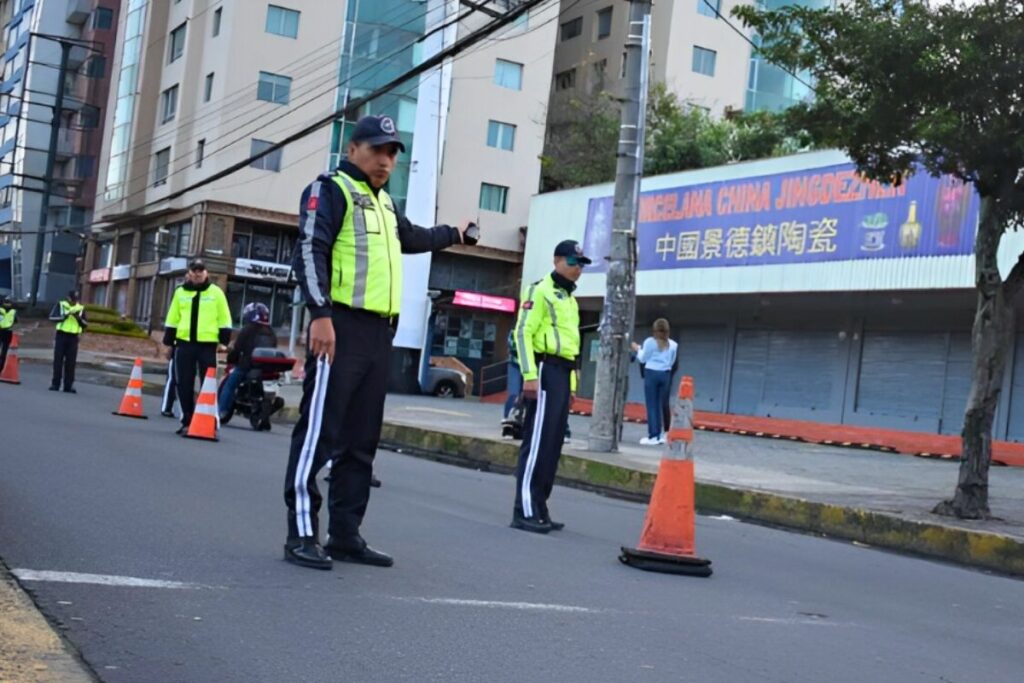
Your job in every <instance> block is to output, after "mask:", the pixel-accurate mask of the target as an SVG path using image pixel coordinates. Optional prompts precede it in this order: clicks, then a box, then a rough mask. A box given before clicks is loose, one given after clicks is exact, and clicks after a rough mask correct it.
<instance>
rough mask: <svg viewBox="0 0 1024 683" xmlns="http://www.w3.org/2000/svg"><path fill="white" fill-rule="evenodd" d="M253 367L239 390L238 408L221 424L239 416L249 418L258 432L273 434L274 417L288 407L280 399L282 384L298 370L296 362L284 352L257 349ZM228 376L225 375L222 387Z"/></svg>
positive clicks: (226, 414) (222, 418) (223, 415)
mask: <svg viewBox="0 0 1024 683" xmlns="http://www.w3.org/2000/svg"><path fill="white" fill-rule="evenodd" d="M249 363H250V367H249V370H248V371H247V372H246V374H245V377H243V378H242V381H241V382H239V384H238V387H237V388H236V389H235V404H234V406H232V408H231V410H228V411H223V412H221V415H220V423H221V424H222V425H223V424H227V423H228V422H229V421H230V420H231V418H232V417H234V415H235V413H238V414H239V415H242V416H244V417H247V418H249V424H250V425H252V428H253V429H255V430H256V431H264V432H266V431H270V416H271V415H273V414H274V413H276V412H277V411H279V410H281V408H283V407H284V399H283V398H281V397H280V396H278V395H277V394H278V392H279V391H280V390H281V383H280V381H279V380H280V379H281V375H282V374H284V373H285V372H288V371H289V370H291V369H292V367H294V366H295V359H294V358H290V357H289V356H288V355H286V354H285V353H284V352H283V351H278V350H277V349H271V348H262V347H261V348H256V349H253V351H252V355H251V356H250V357H249ZM229 369H230V368H229ZM227 376H228V373H226V372H225V373H224V379H223V380H221V384H222V385H223V383H224V382H225V381H227Z"/></svg>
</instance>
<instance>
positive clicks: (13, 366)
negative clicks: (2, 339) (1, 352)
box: [0, 334, 21, 384]
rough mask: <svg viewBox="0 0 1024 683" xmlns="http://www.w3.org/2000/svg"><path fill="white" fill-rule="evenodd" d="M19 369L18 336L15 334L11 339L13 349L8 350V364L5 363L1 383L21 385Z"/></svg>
mask: <svg viewBox="0 0 1024 683" xmlns="http://www.w3.org/2000/svg"><path fill="white" fill-rule="evenodd" d="M18 368H19V366H18V335H16V334H15V335H13V336H12V337H11V347H10V348H9V349H7V362H6V363H4V367H3V371H2V372H0V382H6V383H7V384H21V378H20V375H19V374H18Z"/></svg>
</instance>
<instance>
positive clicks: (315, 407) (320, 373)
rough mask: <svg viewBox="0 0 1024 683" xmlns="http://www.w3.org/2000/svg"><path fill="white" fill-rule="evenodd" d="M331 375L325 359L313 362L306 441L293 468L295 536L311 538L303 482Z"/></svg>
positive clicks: (308, 506) (312, 459)
mask: <svg viewBox="0 0 1024 683" xmlns="http://www.w3.org/2000/svg"><path fill="white" fill-rule="evenodd" d="M330 374H331V364H330V363H328V362H327V357H326V356H321V357H320V358H318V359H317V361H316V378H315V379H314V381H313V396H312V398H311V399H310V402H309V423H308V424H307V425H306V438H305V439H304V440H303V442H302V451H301V452H300V454H299V463H298V465H297V466H296V467H295V479H294V480H293V482H292V483H293V486H294V488H295V524H296V526H297V527H298V532H299V536H312V535H313V520H312V518H311V516H310V508H311V506H312V504H311V502H310V499H309V489H308V487H307V484H306V482H307V481H308V479H309V472H310V470H311V469H312V467H313V461H314V460H315V459H316V446H317V442H319V441H320V425H321V422H322V421H323V412H324V401H325V399H326V398H327V384H328V379H329V377H330Z"/></svg>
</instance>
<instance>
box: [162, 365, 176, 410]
mask: <svg viewBox="0 0 1024 683" xmlns="http://www.w3.org/2000/svg"><path fill="white" fill-rule="evenodd" d="M177 397H178V387H177V385H176V383H175V380H174V358H173V357H172V358H171V360H169V361H167V380H166V381H165V382H164V395H163V397H162V398H161V400H160V412H161V413H169V412H171V411H172V410H174V400H175V399H176V398H177Z"/></svg>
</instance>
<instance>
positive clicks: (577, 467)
mask: <svg viewBox="0 0 1024 683" xmlns="http://www.w3.org/2000/svg"><path fill="white" fill-rule="evenodd" d="M30 362H31V361H30ZM38 362H43V361H38ZM79 366H80V367H84V368H89V369H92V370H96V371H99V372H100V374H98V375H91V376H86V377H82V379H81V381H85V382H90V383H94V384H101V385H104V386H111V387H117V388H122V387H124V386H126V385H127V382H128V377H127V374H125V375H124V376H121V375H120V374H117V375H115V374H110V373H111V371H112V369H111V368H110V367H108V366H104V364H102V363H84V364H83V363H79ZM142 392H143V393H144V394H146V395H150V396H161V395H162V394H163V385H162V384H154V383H153V382H145V383H144V384H143V388H142ZM298 417H299V411H298V406H285V408H283V409H282V410H281V411H280V412H279V413H277V414H276V415H274V418H273V421H274V422H275V423H277V424H294V423H295V422H296V421H297V420H298ZM381 446H383V447H385V448H389V449H392V450H396V451H400V452H402V453H406V454H409V455H414V456H417V457H423V458H428V459H432V460H436V461H438V462H444V463H448V464H452V465H459V466H462V467H471V468H474V469H481V470H488V471H495V472H502V473H508V472H512V471H514V469H515V465H516V460H517V458H518V456H519V447H518V446H517V445H515V444H511V443H508V442H504V441H498V440H495V439H481V438H476V437H470V436H464V435H460V434H450V433H447V432H442V431H437V430H431V429H424V428H422V427H417V426H414V425H407V424H401V423H395V422H388V421H385V422H384V425H383V428H382V432H381ZM698 471H699V466H698ZM654 480H655V475H654V474H653V473H649V472H640V471H638V470H634V469H630V468H628V467H623V466H620V465H614V464H610V463H603V462H597V461H594V460H589V459H587V458H581V457H578V456H574V455H571V454H564V455H563V456H562V459H561V462H560V464H559V467H558V482H559V483H560V484H563V485H566V486H572V487H575V488H582V489H586V490H590V491H596V492H599V493H603V494H606V495H610V496H614V497H617V498H625V499H628V500H637V501H646V500H647V499H648V498H649V497H650V493H651V490H652V488H653V486H654ZM695 498H696V504H697V507H698V509H699V510H700V511H701V512H704V513H716V514H727V515H731V516H733V517H736V518H738V519H743V520H746V521H751V522H758V523H761V524H768V525H771V526H777V527H780V528H785V529H791V530H795V531H802V532H806V533H812V534H819V535H823V536H828V537H832V538H839V539H844V540H848V541H854V542H857V543H861V544H864V545H870V546H875V547H878V548H885V549H888V550H894V551H897V552H901V553H910V554H915V555H921V556H923V557H929V558H934V559H939V560H944V561H948V562H955V563H958V564H962V565H966V566H970V567H977V568H980V569H988V570H992V571H996V572H1000V573H1004V574H1011V575H1015V576H1024V543H1022V542H1021V541H1019V540H1017V539H1015V538H1013V537H1011V536H1006V535H1003V534H995V533H990V532H986V531H978V530H975V529H969V528H965V527H956V526H947V525H943V524H937V523H932V522H925V521H916V520H912V519H906V518H903V517H899V516H897V515H893V514H887V513H884V512H875V511H871V510H864V509H860V508H854V507H847V506H842V505H834V504H830V503H818V502H814V501H808V500H803V499H800V498H793V497H789V496H783V495H780V494H775V493H769V492H764V491H755V490H751V489H740V488H733V487H729V486H725V485H722V484H712V483H707V482H700V481H698V482H697V485H696V491H695Z"/></svg>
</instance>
